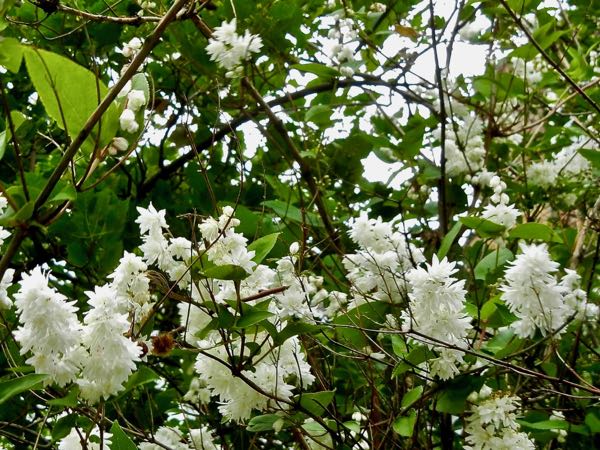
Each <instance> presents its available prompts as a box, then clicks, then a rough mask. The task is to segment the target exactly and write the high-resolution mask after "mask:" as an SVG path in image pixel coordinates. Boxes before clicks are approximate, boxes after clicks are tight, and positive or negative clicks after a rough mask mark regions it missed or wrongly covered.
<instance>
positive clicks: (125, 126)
mask: <svg viewBox="0 0 600 450" xmlns="http://www.w3.org/2000/svg"><path fill="white" fill-rule="evenodd" d="M119 124H120V125H121V129H122V130H123V131H126V132H127V133H135V132H136V131H137V130H138V129H139V128H140V125H139V124H138V123H137V121H136V120H135V113H134V112H133V111H132V110H131V109H124V110H123V112H122V113H121V116H120V117H119Z"/></svg>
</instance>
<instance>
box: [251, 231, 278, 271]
mask: <svg viewBox="0 0 600 450" xmlns="http://www.w3.org/2000/svg"><path fill="white" fill-rule="evenodd" d="M280 234H281V233H273V234H268V235H266V236H263V237H261V238H259V239H257V240H255V241H254V242H252V244H250V245H249V246H248V251H252V250H254V252H255V254H254V258H252V261H254V262H255V263H256V264H260V263H261V262H263V260H264V259H265V258H266V257H267V256H268V255H269V253H270V252H271V250H273V247H275V244H276V243H277V238H278V237H279V235H280Z"/></svg>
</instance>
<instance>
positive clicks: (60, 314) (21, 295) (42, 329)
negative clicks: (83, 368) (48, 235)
mask: <svg viewBox="0 0 600 450" xmlns="http://www.w3.org/2000/svg"><path fill="white" fill-rule="evenodd" d="M19 284H20V289H19V291H18V292H17V293H16V294H15V305H16V307H17V312H18V313H19V321H20V324H21V325H20V326H19V328H17V330H15V332H14V336H15V339H16V340H17V342H19V344H20V345H21V354H22V355H24V354H26V353H28V352H31V355H32V356H31V357H29V358H28V359H27V360H26V361H25V362H26V363H27V364H31V365H32V366H33V367H34V368H35V372H36V373H44V374H47V375H48V376H49V380H48V381H49V382H54V383H56V384H57V385H59V386H64V385H66V384H67V383H70V382H71V381H73V380H75V379H76V378H77V375H78V373H79V366H80V359H81V340H82V337H83V336H82V333H83V330H82V326H81V324H80V323H79V320H78V318H77V308H76V307H75V302H74V301H67V298H66V297H65V296H64V295H62V294H60V293H59V292H56V291H55V290H54V289H53V288H51V287H50V286H49V285H48V275H47V274H44V273H43V272H42V269H41V268H40V267H39V266H37V267H36V268H35V269H33V270H32V271H31V272H30V273H24V274H23V275H22V278H21V281H20V283H19ZM49 318H51V320H49Z"/></svg>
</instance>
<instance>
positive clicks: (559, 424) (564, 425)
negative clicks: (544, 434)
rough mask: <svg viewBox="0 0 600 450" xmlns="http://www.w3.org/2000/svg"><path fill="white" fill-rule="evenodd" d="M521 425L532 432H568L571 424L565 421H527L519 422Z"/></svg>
mask: <svg viewBox="0 0 600 450" xmlns="http://www.w3.org/2000/svg"><path fill="white" fill-rule="evenodd" d="M517 422H518V423H519V425H521V426H523V427H525V428H529V429H532V430H568V429H569V428H570V427H571V424H570V423H569V422H567V421H565V420H552V419H550V420H542V421H540V422H534V423H531V422H527V421H525V420H517Z"/></svg>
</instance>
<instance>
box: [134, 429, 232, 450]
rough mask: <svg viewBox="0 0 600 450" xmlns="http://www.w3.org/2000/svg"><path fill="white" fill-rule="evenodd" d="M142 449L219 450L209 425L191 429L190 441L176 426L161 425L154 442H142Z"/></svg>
mask: <svg viewBox="0 0 600 450" xmlns="http://www.w3.org/2000/svg"><path fill="white" fill-rule="evenodd" d="M139 448H140V450H161V449H164V448H170V449H172V450H196V449H203V450H217V449H218V448H220V447H217V445H215V443H214V438H213V436H212V434H211V431H210V430H209V429H208V428H207V427H201V428H197V429H194V430H190V431H189V442H187V441H186V440H185V436H184V435H183V433H182V432H181V431H179V430H177V429H175V428H171V427H165V426H162V427H160V428H159V429H158V430H157V431H156V434H155V435H154V442H153V443H152V442H142V443H141V444H140V446H139Z"/></svg>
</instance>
